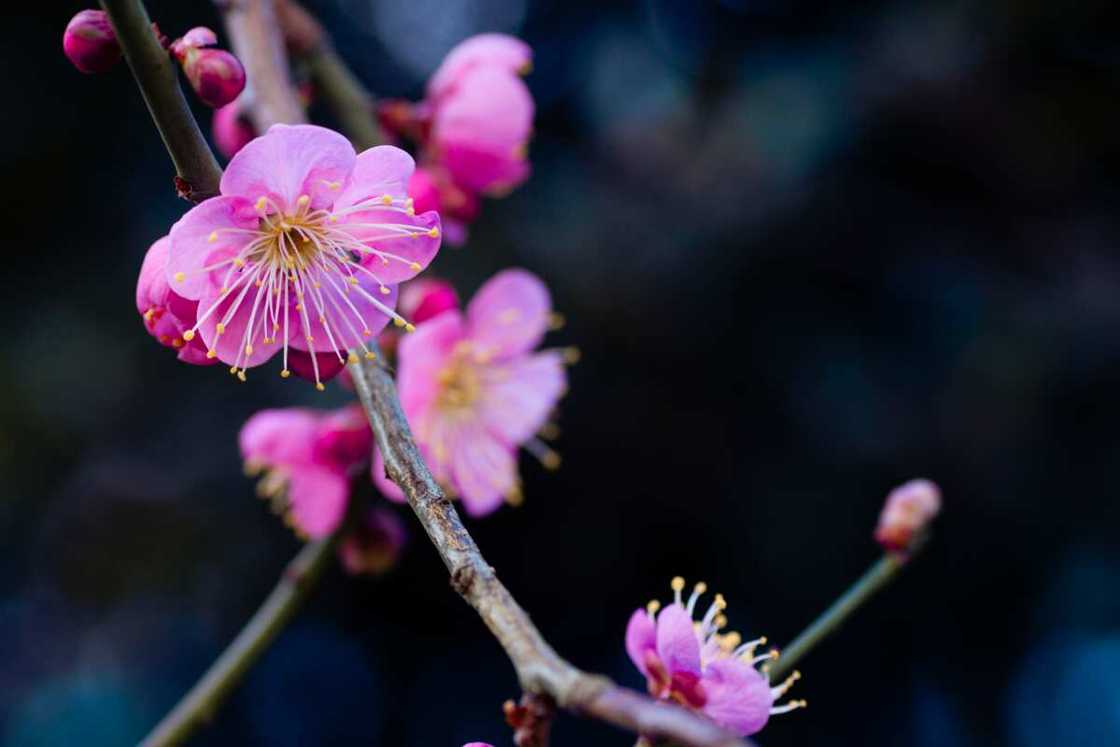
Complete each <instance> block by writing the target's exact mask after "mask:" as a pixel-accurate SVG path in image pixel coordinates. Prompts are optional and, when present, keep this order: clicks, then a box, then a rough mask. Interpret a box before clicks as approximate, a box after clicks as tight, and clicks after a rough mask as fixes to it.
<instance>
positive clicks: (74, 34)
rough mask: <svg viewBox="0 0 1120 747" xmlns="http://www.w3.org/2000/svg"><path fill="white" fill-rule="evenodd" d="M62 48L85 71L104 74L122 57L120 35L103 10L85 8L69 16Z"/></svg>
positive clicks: (71, 60)
mask: <svg viewBox="0 0 1120 747" xmlns="http://www.w3.org/2000/svg"><path fill="white" fill-rule="evenodd" d="M62 51H63V52H65V53H66V57H67V58H68V59H69V60H70V62H72V63H74V67H76V68H78V69H79V70H81V71H82V72H83V73H104V72H105V71H107V70H109V69H110V68H111V67H113V65H116V64H117V61H118V60H120V58H121V48H120V45H119V44H117V35H116V34H115V33H113V27H112V26H111V25H110V24H109V19H108V17H107V16H106V15H105V11H102V10H83V11H80V12H79V13H78V14H77V15H76V16H74V17H73V18H71V19H70V23H68V24H66V31H65V32H64V33H63V34H62Z"/></svg>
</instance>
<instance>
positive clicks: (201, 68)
mask: <svg viewBox="0 0 1120 747" xmlns="http://www.w3.org/2000/svg"><path fill="white" fill-rule="evenodd" d="M152 33H153V34H155V37H156V39H157V40H158V41H159V43H160V46H162V47H166V48H168V49H169V50H170V52H171V54H172V55H174V57H175V59H176V60H178V61H179V64H180V65H181V66H182V68H183V73H184V74H185V75H186V76H187V80H188V81H189V82H190V84H191V88H193V89H194V91H195V93H197V94H198V97H199V98H200V99H202V101H203V102H205V103H206V104H207V105H208V106H212V107H215V108H217V107H221V106H225V105H226V104H228V103H230V102H231V101H233V100H234V99H236V98H237V97H238V96H239V95H240V94H241V91H242V90H244V88H245V68H244V67H242V65H241V62H240V61H239V60H238V59H237V58H236V57H234V56H233V55H232V54H231V53H229V52H227V51H226V50H224V49H214V48H213V47H214V45H215V44H217V43H218V37H217V34H215V33H214V32H213V31H211V30H210V29H208V28H205V27H203V26H199V27H197V28H193V29H191V30H190V31H188V32H187V33H186V34H184V35H183V36H182V38H179V39H176V40H175V41H173V42H171V44H170V45H168V44H167V39H166V38H165V37H164V36H163V35H162V34H161V33H160V32H159V29H158V28H156V26H155V24H152ZM62 49H63V51H64V52H65V53H66V57H67V58H68V59H69V60H70V62H72V63H73V64H74V67H76V68H78V70H81V71H82V72H83V73H104V72H107V71H108V70H110V69H111V68H112V67H113V66H114V65H116V64H117V62H118V61H119V60H120V58H121V47H120V43H119V42H118V41H117V35H116V32H114V31H113V26H112V24H111V23H110V22H109V18H108V16H107V15H106V13H105V11H102V10H83V11H79V12H78V14H77V15H75V16H74V17H73V18H71V19H70V23H68V24H66V31H64V32H63V34H62Z"/></svg>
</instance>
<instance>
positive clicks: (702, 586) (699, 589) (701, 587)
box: [692, 581, 708, 596]
mask: <svg viewBox="0 0 1120 747" xmlns="http://www.w3.org/2000/svg"><path fill="white" fill-rule="evenodd" d="M692 590H693V591H694V592H695V593H696V596H700V595H701V594H703V593H704V592H706V591H707V590H708V585H707V584H706V583H704V582H703V581H697V582H696V585H695V586H693V587H692Z"/></svg>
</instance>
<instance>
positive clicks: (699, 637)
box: [626, 576, 805, 736]
mask: <svg viewBox="0 0 1120 747" xmlns="http://www.w3.org/2000/svg"><path fill="white" fill-rule="evenodd" d="M671 586H672V589H673V602H672V603H671V604H669V605H667V606H666V607H664V608H663V609H662V608H661V605H660V603H659V602H657V601H656V600H655V601H652V602H650V603H649V604H648V605H647V606H646V608H645V609H639V610H635V611H634V614H633V615H631V617H630V623H629V624H628V625H627V627H626V653H627V654H629V656H630V660H631V661H633V662H634V666H636V667H637V668H638V669H639V670H640V671H641V672H642V674H643V675H645V677H646V683H647V684H648V685H649V692H650V695H652V696H653V697H655V698H659V699H662V700H673V701H676V702H678V703H680V704H681V705H683V706H685V707H687V708H689V709H692V710H694V711H697V712H699V713H702V714H703V715H705V716H707V717H708V718H710V719H711V720H712V721H714V722H715V723H717V724H719V725H720V726H722V727H724V728H726V729H729V730H731V731H733V732H735V733H737V734H739V735H740V736H749V735H751V734H755V733H757V732H758V731H760V730H761V729H762V727H764V726H766V722H767V721H768V720H769V719H770V716H772V715H775V714H779V713H788V712H789V711H792V710H794V709H797V708H804V707H805V701H804V700H795V701H790V702H788V703H786V704H785V705H774V703H775V701H776V700H777V699H778V698H781V697H782V696H783V695H785V694H786V692H788V691H789V689H790V687H792V686H793V683H794V682H796V681H797V680H798V679H800V677H801V675H800V674H799V673H798V672H794V673H793V674H792V675H790V676H789V677H788V678H787V679H786V680H785V682H782V683H781V684H780V685H777V686H771V684H770V677H769V675H768V674H767V672H766V669H767V667H766V666H765V665H764V662H767V661H769V660H771V659H776V658H777V656H778V654H777V651H769V652H766V653H764V654H761V655H758V656H756V655H755V651H756V650H757V649H758V648H759V647H760V646H763V645H765V644H766V639H765V638H758V639H756V640H753V641H747V642H745V643H744V642H743V641H742V637H741V636H740V635H739V634H738V633H736V632H733V631H732V632H728V633H721V632H720V630H721V629H722V628H723V627H724V626H726V624H727V618H726V617H725V616H724V614H723V612H724V610H725V609H726V607H727V603H726V602H725V601H724V598H723V596H722V595H721V594H716V596H715V600H714V601H713V602H712V604H711V606H709V607H708V610H707V612H706V613H705V614H704V616H703V617H702V618H701V619H700V620H699V621H698V622H694V621H693V618H694V616H695V614H696V604H697V602H698V601H699V599H700V597H701V596H702V595H703V594H704V593H705V592H706V591H707V588H708V587H707V585H706V584H704V583H698V584H696V586H695V587H694V588H693V591H692V594H691V595H690V596H689V598H688V600H687V601H682V599H681V592H682V591H683V590H684V586H685V582H684V579H683V578H680V577H679V576H678V577H676V578H674V579H673V582H672V584H671ZM760 664H763V666H762V669H761V671H760V670H759V668H758V667H759V665H760Z"/></svg>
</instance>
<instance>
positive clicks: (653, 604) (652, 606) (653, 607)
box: [646, 599, 661, 616]
mask: <svg viewBox="0 0 1120 747" xmlns="http://www.w3.org/2000/svg"><path fill="white" fill-rule="evenodd" d="M659 609H661V602H659V601H657V600H656V599H651V600H650V601H649V604H647V605H646V612H648V613H649V614H650V616H653V615H656V614H657V611H658V610H659Z"/></svg>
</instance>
